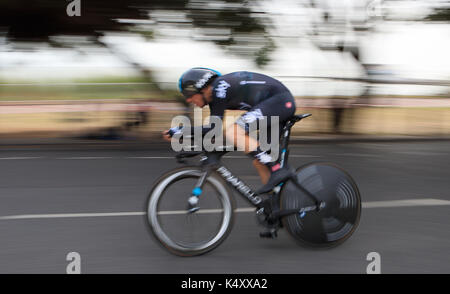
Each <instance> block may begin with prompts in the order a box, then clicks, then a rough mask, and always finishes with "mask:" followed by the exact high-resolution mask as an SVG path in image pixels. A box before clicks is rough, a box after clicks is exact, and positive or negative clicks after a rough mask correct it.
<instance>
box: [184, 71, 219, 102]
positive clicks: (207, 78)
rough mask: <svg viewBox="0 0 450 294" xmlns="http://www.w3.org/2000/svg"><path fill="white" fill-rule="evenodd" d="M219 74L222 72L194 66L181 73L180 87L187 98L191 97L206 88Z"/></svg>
mask: <svg viewBox="0 0 450 294" xmlns="http://www.w3.org/2000/svg"><path fill="white" fill-rule="evenodd" d="M219 76H221V74H220V73H219V72H218V71H215V70H213V69H209V68H204V67H194V68H191V69H190V70H188V71H186V72H185V73H184V74H182V75H181V77H180V80H179V81H178V88H179V90H180V92H181V93H182V94H183V96H184V97H185V98H189V97H191V96H192V95H194V94H197V93H199V92H200V91H201V90H202V89H204V88H206V87H207V86H208V85H209V84H211V83H212V81H213V80H214V79H215V78H216V77H219Z"/></svg>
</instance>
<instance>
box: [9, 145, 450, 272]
mask: <svg viewBox="0 0 450 294" xmlns="http://www.w3.org/2000/svg"><path fill="white" fill-rule="evenodd" d="M173 154H174V153H172V152H170V151H168V150H161V149H151V150H137V149H134V150H120V149H114V150H112V149H109V150H108V149H104V150H102V149H101V148H95V149H92V150H90V149H89V148H83V149H80V150H76V148H69V149H64V148H56V149H52V150H48V149H47V150H44V149H41V148H39V147H33V148H22V149H21V150H8V149H2V150H0V203H1V205H0V236H1V239H0V273H61V274H64V273H66V268H67V266H68V264H69V263H70V260H67V255H68V254H69V253H70V252H77V253H79V255H80V257H81V263H80V264H81V272H82V273H150V274H152V273H182V274H185V273H190V274H193V273H238V274H239V273H294V274H296V273H366V269H367V267H368V265H369V263H370V262H371V261H369V260H367V256H368V254H369V253H370V252H377V253H379V254H380V257H381V272H382V273H447V274H448V273H450V233H449V232H450V221H449V220H450V205H449V204H450V192H449V187H450V184H449V178H450V170H449V167H450V142H423V143H418V142H416V143H352V144H332V143H328V144H309V145H302V146H299V145H296V146H291V158H290V162H291V165H292V166H299V165H301V164H304V163H307V162H310V161H332V162H335V163H337V164H339V165H341V166H342V167H343V168H344V169H346V170H347V171H348V172H349V173H350V174H351V175H352V176H353V177H354V179H355V181H356V182H357V184H358V185H359V188H360V190H361V194H362V199H363V204H364V206H363V207H364V208H363V211H362V217H361V221H360V225H359V227H358V229H357V231H356V232H355V234H354V235H353V236H352V237H351V238H350V239H349V240H348V241H346V242H345V243H344V244H342V245H341V246H339V247H337V248H334V249H329V250H312V249H307V248H303V247H299V246H298V245H297V244H296V243H295V242H294V241H293V240H292V239H291V237H290V236H289V235H288V234H287V233H286V232H285V231H281V232H280V234H279V237H278V239H276V240H268V239H260V238H259V231H261V229H262V228H261V227H259V226H258V225H257V223H256V219H255V216H254V214H253V213H250V212H241V213H237V219H236V222H235V225H234V228H233V231H232V233H231V235H230V236H229V237H228V239H226V240H225V242H224V243H223V244H222V245H220V246H219V247H218V248H217V249H215V250H214V251H212V252H210V253H208V254H206V255H204V256H200V257H195V258H181V257H176V256H174V255H171V254H170V253H168V252H167V251H165V250H164V249H163V248H161V247H160V246H159V245H158V244H157V243H156V242H155V241H154V239H153V238H152V237H151V236H150V235H149V233H148V231H147V229H146V227H145V222H144V217H143V216H142V212H143V211H144V204H145V201H146V197H147V194H148V192H149V191H150V189H151V186H152V184H153V182H154V181H155V180H156V179H157V178H158V176H159V175H161V174H162V173H163V172H165V171H168V170H170V169H172V168H175V167H177V166H179V164H177V163H176V162H175V160H174V159H172V156H173ZM224 163H225V165H226V166H227V167H229V169H231V170H232V171H233V172H235V173H236V174H237V175H238V176H240V178H241V179H243V180H244V181H246V182H247V183H248V184H249V185H250V186H252V187H257V186H258V183H259V181H258V178H257V174H256V172H255V171H254V170H253V167H252V166H251V161H250V160H248V159H246V157H245V156H244V155H243V154H242V153H232V154H229V155H227V157H226V158H225V159H224ZM235 197H236V200H237V203H238V207H240V208H245V207H249V204H248V203H247V202H246V201H245V200H243V199H241V198H240V196H239V195H238V194H235ZM437 200H440V201H437ZM123 212H125V215H121V214H120V213H123ZM105 213H112V215H105Z"/></svg>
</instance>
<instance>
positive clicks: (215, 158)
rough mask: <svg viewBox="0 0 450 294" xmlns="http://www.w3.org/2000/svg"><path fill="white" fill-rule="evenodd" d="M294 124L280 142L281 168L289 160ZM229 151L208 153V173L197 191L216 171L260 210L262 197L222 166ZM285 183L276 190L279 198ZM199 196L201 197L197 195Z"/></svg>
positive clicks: (205, 163) (288, 125)
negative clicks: (210, 174) (209, 175)
mask: <svg viewBox="0 0 450 294" xmlns="http://www.w3.org/2000/svg"><path fill="white" fill-rule="evenodd" d="M292 125H293V123H292V124H289V123H288V124H286V125H285V126H284V127H283V129H282V136H281V140H280V149H279V150H280V151H279V157H278V158H279V159H278V160H277V162H278V163H280V165H281V166H284V165H285V164H287V160H288V153H289V151H288V145H289V137H290V133H291V127H292ZM227 152H228V151H216V152H211V153H208V156H206V157H205V158H204V159H203V164H202V165H203V167H205V169H206V171H205V174H204V175H203V176H202V177H201V178H200V179H199V181H198V183H197V185H196V187H195V188H194V190H195V189H198V188H200V189H201V187H202V185H203V182H204V180H205V178H206V176H207V175H208V173H210V172H211V171H212V170H215V171H216V172H217V173H218V174H219V175H220V176H221V177H222V178H223V179H224V180H225V182H227V183H228V184H230V185H231V186H232V187H234V188H235V189H236V190H237V191H238V192H239V193H240V194H241V195H242V197H244V198H245V199H247V200H248V201H249V202H250V203H251V204H252V205H253V206H255V207H257V208H259V207H260V204H261V202H262V199H261V197H259V196H256V193H255V192H254V191H253V190H252V189H251V188H250V187H249V186H248V185H247V184H246V183H245V182H244V181H242V180H241V179H239V178H238V177H237V176H235V175H233V174H232V172H231V171H230V170H229V169H228V168H226V167H225V166H224V165H223V164H221V161H220V158H221V157H222V156H223V155H225V154H226V153H227ZM283 184H284V183H281V184H280V185H279V187H280V188H275V189H274V190H275V191H274V192H275V195H276V196H278V194H279V193H280V191H281V186H282V185H283ZM200 191H201V190H200ZM195 196H199V195H195Z"/></svg>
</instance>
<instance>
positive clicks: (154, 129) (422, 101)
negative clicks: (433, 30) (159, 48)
mask: <svg viewBox="0 0 450 294" xmlns="http://www.w3.org/2000/svg"><path fill="white" fill-rule="evenodd" d="M321 78H322V79H323V77H321ZM352 80H353V81H354V80H355V79H352ZM364 82H368V81H367V80H366V81H364ZM372 82H373V81H372ZM389 82H390V83H393V81H389ZM403 82H404V83H413V84H418V81H406V82H405V81H397V82H396V83H399V84H401V83H403ZM376 83H378V84H383V83H384V81H377V82H376ZM130 84H131V83H110V84H109V83H102V85H99V84H97V85H96V86H102V87H109V86H111V87H112V86H114V89H117V88H120V87H130V86H133V85H130ZM138 84H139V88H138V94H137V95H134V96H132V97H133V98H131V99H126V98H125V97H127V96H128V95H129V94H130V92H129V91H122V94H121V96H120V95H119V96H116V97H115V99H80V100H67V99H55V100H34V99H29V98H30V97H27V98H28V99H24V100H18V99H17V98H20V96H14V97H15V99H14V100H15V101H8V96H7V95H5V94H4V93H5V91H3V92H2V91H1V90H2V89H0V97H1V99H0V136H2V137H8V136H40V137H42V136H44V137H60V136H77V137H79V136H81V137H83V136H84V137H92V138H101V137H108V136H109V137H111V136H112V137H120V136H133V137H135V138H141V137H145V138H148V137H153V136H159V134H160V132H161V131H162V130H164V129H167V128H168V127H169V126H170V124H171V120H172V117H174V116H175V115H180V114H181V115H190V114H192V109H190V108H188V107H187V106H186V105H184V104H182V103H180V102H177V100H176V98H175V97H173V98H171V96H170V95H166V97H163V99H159V100H158V99H157V98H158V94H155V93H148V92H145V91H144V90H143V88H141V86H142V84H144V83H138ZM423 84H424V85H438V86H446V85H448V84H446V82H445V81H444V82H439V83H429V82H424V83H423ZM59 85H61V84H59ZM67 85H68V86H71V87H73V86H74V85H75V84H67ZM76 86H77V87H92V86H93V85H92V84H88V83H86V84H77V85H76ZM134 86H135V85H134ZM3 87H5V85H3ZM7 87H8V88H11V87H22V88H21V89H16V90H20V91H24V90H23V89H24V86H23V84H16V85H11V84H9V85H8V86H7ZM41 87H42V85H41ZM44 89H45V88H44ZM130 89H131V91H133V93H136V88H130ZM122 90H123V89H122ZM20 91H18V92H20ZM87 91H88V90H86V89H85V90H83V91H82V92H83V93H86V92H87ZM97 91H98V89H97ZM12 92H15V91H12ZM71 92H73V89H72V90H71ZM78 92H79V91H78V90H76V91H75V93H78ZM106 92H108V91H106ZM2 93H3V94H2ZM10 93H11V92H10ZM16 94H17V93H16ZM26 95H31V96H33V93H32V92H30V91H27V92H26ZM75 96H76V95H75ZM39 97H42V96H39ZM68 97H73V95H70V93H69V95H68ZM296 101H297V107H298V109H297V113H301V112H310V113H312V114H313V117H312V118H310V119H308V120H305V121H304V122H302V123H301V124H298V125H296V127H295V128H294V129H293V131H294V135H323V134H352V135H354V134H357V135H432V136H447V135H450V99H448V98H447V97H413V98H408V97H401V98H398V97H388V96H386V97H380V96H371V95H363V96H358V97H344V96H333V97H297V98H296ZM241 113H242V112H240V111H229V112H228V115H231V116H234V117H237V116H238V115H240V114H241ZM208 114H209V110H208V109H205V110H203V115H204V118H206V117H207V116H208Z"/></svg>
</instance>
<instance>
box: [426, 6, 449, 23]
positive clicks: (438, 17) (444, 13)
mask: <svg viewBox="0 0 450 294" xmlns="http://www.w3.org/2000/svg"><path fill="white" fill-rule="evenodd" d="M425 20H428V21H450V8H437V9H435V10H434V13H432V14H430V15H428V16H427V17H426V18H425Z"/></svg>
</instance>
